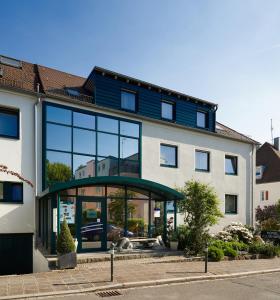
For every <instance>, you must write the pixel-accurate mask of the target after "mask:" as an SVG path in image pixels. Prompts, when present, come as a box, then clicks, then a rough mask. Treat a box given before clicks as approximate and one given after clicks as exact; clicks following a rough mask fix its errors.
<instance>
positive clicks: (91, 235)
mask: <svg viewBox="0 0 280 300" xmlns="http://www.w3.org/2000/svg"><path fill="white" fill-rule="evenodd" d="M103 234H104V223H103V220H102V211H101V202H90V201H88V202H86V201H83V202H82V226H81V239H82V249H90V248H91V249H94V248H101V241H102V238H103Z"/></svg>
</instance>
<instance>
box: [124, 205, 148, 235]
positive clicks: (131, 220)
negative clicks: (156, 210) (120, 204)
mask: <svg viewBox="0 0 280 300" xmlns="http://www.w3.org/2000/svg"><path fill="white" fill-rule="evenodd" d="M127 205H128V207H129V211H128V220H127V229H128V236H139V237H144V236H148V224H149V201H148V200H128V204H127Z"/></svg>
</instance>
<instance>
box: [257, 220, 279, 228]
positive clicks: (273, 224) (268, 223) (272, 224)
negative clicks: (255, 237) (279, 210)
mask: <svg viewBox="0 0 280 300" xmlns="http://www.w3.org/2000/svg"><path fill="white" fill-rule="evenodd" d="M279 229H280V224H279V222H278V221H277V220H276V219H273V218H269V219H267V220H264V221H262V222H261V230H265V231H266V230H268V231H269V230H279Z"/></svg>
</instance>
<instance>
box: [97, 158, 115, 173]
mask: <svg viewBox="0 0 280 300" xmlns="http://www.w3.org/2000/svg"><path fill="white" fill-rule="evenodd" d="M115 175H118V160H117V159H115V158H112V157H107V158H101V157H98V159H97V176H115Z"/></svg>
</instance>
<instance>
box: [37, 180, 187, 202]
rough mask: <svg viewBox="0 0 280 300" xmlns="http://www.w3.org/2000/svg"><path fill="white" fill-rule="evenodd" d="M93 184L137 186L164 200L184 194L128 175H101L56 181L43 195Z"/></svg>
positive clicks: (179, 197)
mask: <svg viewBox="0 0 280 300" xmlns="http://www.w3.org/2000/svg"><path fill="white" fill-rule="evenodd" d="M91 185H122V186H127V187H136V188H140V189H143V190H145V191H149V192H152V193H155V194H156V195H158V196H160V197H161V198H162V199H164V200H168V201H171V200H180V199H183V195H182V194H181V193H179V192H178V191H176V190H174V189H172V188H170V187H168V186H165V185H162V184H160V183H157V182H154V181H150V180H146V179H140V178H133V177H126V176H100V177H88V178H83V179H76V180H71V181H67V182H63V183H56V184H54V185H52V186H51V187H49V188H48V189H46V190H45V191H44V192H43V193H42V195H41V196H46V195H47V194H52V193H56V192H59V191H63V190H66V189H71V188H78V187H84V186H91Z"/></svg>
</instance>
